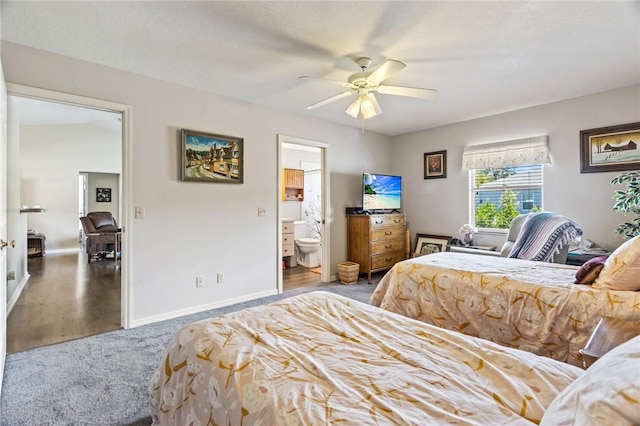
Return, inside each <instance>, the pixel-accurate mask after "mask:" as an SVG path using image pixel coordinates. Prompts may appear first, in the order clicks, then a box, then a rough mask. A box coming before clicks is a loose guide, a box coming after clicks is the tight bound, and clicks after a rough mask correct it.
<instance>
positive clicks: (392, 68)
mask: <svg viewBox="0 0 640 426" xmlns="http://www.w3.org/2000/svg"><path fill="white" fill-rule="evenodd" d="M404 67H406V65H405V64H404V62H400V61H396V60H395V59H387V60H386V61H385V62H384V63H383V64H382V65H380V66H379V67H378V68H376V69H375V70H373V71H372V72H371V74H369V76H368V77H367V80H368V81H371V82H374V83H381V82H383V81H384V80H386V79H387V78H389V77H391V75H392V74H395V73H397V72H398V71H400V70H401V69H403V68H404Z"/></svg>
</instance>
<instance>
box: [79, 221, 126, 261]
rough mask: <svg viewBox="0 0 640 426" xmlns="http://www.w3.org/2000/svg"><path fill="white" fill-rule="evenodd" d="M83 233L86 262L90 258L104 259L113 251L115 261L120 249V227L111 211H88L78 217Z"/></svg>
mask: <svg viewBox="0 0 640 426" xmlns="http://www.w3.org/2000/svg"><path fill="white" fill-rule="evenodd" d="M80 222H81V223H82V229H83V230H84V235H85V249H86V252H87V263H91V259H105V258H106V257H107V254H109V253H111V252H113V259H114V260H115V261H116V262H117V260H118V251H119V249H120V247H119V246H120V228H118V224H117V223H116V220H115V219H114V217H113V215H112V214H111V212H90V213H87V215H86V216H83V217H81V218H80Z"/></svg>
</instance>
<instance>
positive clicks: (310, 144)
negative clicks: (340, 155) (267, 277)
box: [277, 135, 330, 292]
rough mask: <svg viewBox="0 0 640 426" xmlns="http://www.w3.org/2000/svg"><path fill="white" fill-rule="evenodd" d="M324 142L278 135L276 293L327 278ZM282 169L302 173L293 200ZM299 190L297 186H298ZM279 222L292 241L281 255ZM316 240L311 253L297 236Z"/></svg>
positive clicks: (326, 197)
mask: <svg viewBox="0 0 640 426" xmlns="http://www.w3.org/2000/svg"><path fill="white" fill-rule="evenodd" d="M327 149H328V144H325V143H322V142H318V141H312V140H307V139H300V138H294V137H290V136H283V135H279V136H278V187H279V188H282V190H279V191H278V201H277V203H278V204H277V205H278V270H279V273H278V277H279V278H278V289H279V291H280V292H282V291H285V290H290V289H293V288H297V287H306V286H311V285H318V284H321V283H323V282H328V281H329V276H330V266H329V263H328V262H329V261H328V259H329V241H330V239H329V226H328V223H327V221H326V220H325V217H326V212H327V211H328V200H329V192H328V191H329V183H328V182H329V179H328V173H327V172H326V171H327V155H328V153H327ZM285 169H288V170H295V171H296V173H301V174H302V175H303V176H304V180H303V182H304V185H303V188H302V192H301V194H300V195H298V196H297V197H295V198H294V199H293V200H292V199H291V197H287V196H286V195H287V194H286V190H285V179H284V174H285ZM298 191H300V189H298ZM283 223H284V226H285V228H287V229H288V230H289V231H288V232H291V230H293V231H294V232H293V236H291V235H289V236H288V238H292V237H293V238H294V239H295V240H296V242H295V243H294V245H293V254H292V255H291V256H283V245H282V244H281V242H282V241H283ZM299 238H310V239H311V240H312V242H313V244H316V243H315V241H316V240H317V241H319V242H320V244H319V245H320V247H319V251H317V252H314V253H312V254H311V255H305V254H303V253H302V252H301V250H300V247H299V244H298V242H297V241H298V239H299Z"/></svg>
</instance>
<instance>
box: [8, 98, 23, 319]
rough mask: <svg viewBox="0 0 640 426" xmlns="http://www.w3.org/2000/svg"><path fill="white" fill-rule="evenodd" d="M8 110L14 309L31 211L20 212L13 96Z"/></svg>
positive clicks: (10, 300) (17, 128)
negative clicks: (26, 212) (13, 244)
mask: <svg viewBox="0 0 640 426" xmlns="http://www.w3.org/2000/svg"><path fill="white" fill-rule="evenodd" d="M7 110H8V111H7V112H8V118H7V121H8V123H9V125H8V126H7V142H8V143H7V239H8V240H9V241H11V240H14V241H15V242H16V246H15V248H13V249H11V250H7V272H14V273H15V280H8V281H7V302H8V304H9V307H10V308H11V307H13V305H14V304H15V302H16V300H17V297H18V295H19V294H20V288H22V287H24V285H25V283H26V281H27V278H28V272H27V216H28V214H21V213H20V205H21V204H20V149H19V140H20V126H19V125H18V117H17V115H16V114H15V108H13V97H11V96H10V97H9V98H8V108H7Z"/></svg>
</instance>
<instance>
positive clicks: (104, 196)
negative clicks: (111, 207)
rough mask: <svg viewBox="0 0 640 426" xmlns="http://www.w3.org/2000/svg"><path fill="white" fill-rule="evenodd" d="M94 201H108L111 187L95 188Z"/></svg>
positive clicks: (109, 200)
mask: <svg viewBox="0 0 640 426" xmlns="http://www.w3.org/2000/svg"><path fill="white" fill-rule="evenodd" d="M96 201H97V202H98V203H110V202H111V188H96Z"/></svg>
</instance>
